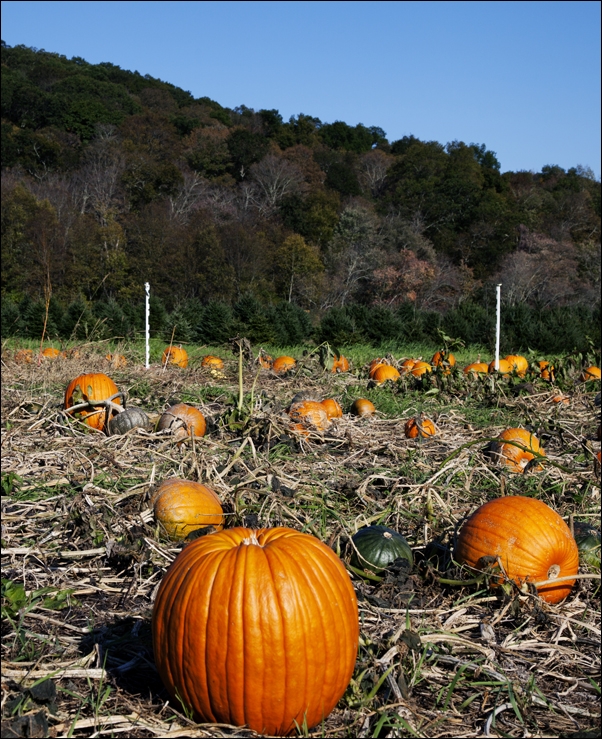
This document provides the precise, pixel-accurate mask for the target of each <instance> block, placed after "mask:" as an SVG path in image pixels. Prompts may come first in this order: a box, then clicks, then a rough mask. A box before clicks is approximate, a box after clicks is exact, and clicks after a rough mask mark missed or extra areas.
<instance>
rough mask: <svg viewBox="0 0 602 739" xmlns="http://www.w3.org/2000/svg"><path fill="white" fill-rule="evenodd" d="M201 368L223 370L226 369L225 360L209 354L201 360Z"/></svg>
mask: <svg viewBox="0 0 602 739" xmlns="http://www.w3.org/2000/svg"><path fill="white" fill-rule="evenodd" d="M201 367H210V368H211V369H216V370H222V369H224V360H223V359H222V358H221V357H215V356H213V354H207V355H205V356H204V357H203V359H202V360H201Z"/></svg>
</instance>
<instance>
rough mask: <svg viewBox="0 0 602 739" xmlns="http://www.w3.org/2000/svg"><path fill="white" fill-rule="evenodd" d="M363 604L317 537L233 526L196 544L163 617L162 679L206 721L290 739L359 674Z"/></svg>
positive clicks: (176, 574)
mask: <svg viewBox="0 0 602 739" xmlns="http://www.w3.org/2000/svg"><path fill="white" fill-rule="evenodd" d="M358 636H359V621H358V611H357V600H356V597H355V592H354V590H353V586H352V584H351V581H350V579H349V576H348V575H347V572H346V571H345V568H344V566H343V564H342V563H341V561H340V560H339V558H338V557H337V556H336V555H335V554H334V552H332V551H331V550H330V549H329V548H328V547H327V546H326V545H324V544H322V542H320V541H319V540H318V539H316V538H315V537H313V536H310V535H309V534H302V533H299V532H298V531H294V530H292V529H287V528H272V529H259V530H253V529H244V528H233V529H227V530H225V531H221V532H219V533H217V534H212V535H210V536H206V537H203V538H200V539H197V540H196V541H194V542H192V543H191V544H189V545H188V546H187V547H185V548H184V550H183V551H182V552H181V553H180V554H179V555H178V557H177V558H176V560H175V561H174V562H173V564H172V565H171V567H170V568H169V570H168V571H167V573H166V575H165V576H164V578H163V581H162V582H161V585H160V587H159V592H158V594H157V599H156V601H155V605H154V609H153V644H154V653H155V662H156V665H157V668H158V670H159V674H160V675H161V678H162V680H163V682H164V684H165V686H166V688H167V689H168V691H169V693H170V694H171V696H172V698H176V695H177V696H180V697H181V699H182V702H183V703H184V704H185V705H186V706H187V707H189V708H190V709H191V710H192V713H193V715H194V717H195V719H196V720H197V721H204V722H214V723H215V722H217V723H228V724H233V725H235V726H242V725H244V724H247V725H248V726H249V727H250V728H251V729H254V730H255V731H257V732H259V733H260V734H269V735H277V736H285V735H287V734H292V733H294V732H295V722H296V723H297V724H298V725H299V726H302V725H303V723H304V721H306V722H307V726H308V728H311V727H312V726H315V725H316V724H318V723H319V722H320V721H321V720H322V719H323V718H326V716H328V714H329V713H330V712H331V710H332V709H333V708H334V706H335V705H336V703H337V702H338V700H339V699H340V698H341V696H342V695H343V693H344V692H345V689H346V688H347V685H348V683H349V680H350V678H351V675H352V673H353V668H354V665H355V659H356V654H357V645H358Z"/></svg>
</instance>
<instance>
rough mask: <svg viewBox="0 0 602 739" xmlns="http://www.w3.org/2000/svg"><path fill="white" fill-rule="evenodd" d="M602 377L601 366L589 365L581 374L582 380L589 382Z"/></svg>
mask: <svg viewBox="0 0 602 739" xmlns="http://www.w3.org/2000/svg"><path fill="white" fill-rule="evenodd" d="M599 379H600V367H594V366H592V367H587V368H586V369H584V370H583V373H582V375H581V382H589V381H590V380H599Z"/></svg>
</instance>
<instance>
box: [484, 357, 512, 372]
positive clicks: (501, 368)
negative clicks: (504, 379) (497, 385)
mask: <svg viewBox="0 0 602 739" xmlns="http://www.w3.org/2000/svg"><path fill="white" fill-rule="evenodd" d="M487 371H488V372H489V374H491V373H493V372H499V374H500V375H509V374H510V373H511V372H512V365H511V364H510V362H509V361H508V360H507V359H500V360H499V362H498V368H497V370H496V368H495V359H492V360H491V362H490V363H489V367H488V368H487Z"/></svg>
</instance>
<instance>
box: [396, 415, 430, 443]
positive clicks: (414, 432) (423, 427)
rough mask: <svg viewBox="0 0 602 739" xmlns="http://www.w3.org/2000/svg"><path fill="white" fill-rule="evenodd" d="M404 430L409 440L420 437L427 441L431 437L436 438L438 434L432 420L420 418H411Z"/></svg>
mask: <svg viewBox="0 0 602 739" xmlns="http://www.w3.org/2000/svg"><path fill="white" fill-rule="evenodd" d="M403 430H404V433H405V435H406V438H407V439H416V438H418V436H420V437H422V438H423V439H427V438H428V437H429V436H434V435H435V434H436V433H437V431H436V429H435V424H434V423H433V422H432V421H431V419H430V418H422V417H420V416H418V417H417V418H410V419H409V420H408V421H406V424H405V426H404V429H403Z"/></svg>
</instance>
